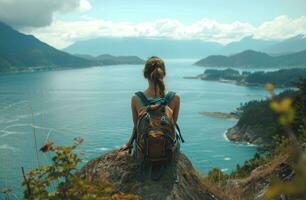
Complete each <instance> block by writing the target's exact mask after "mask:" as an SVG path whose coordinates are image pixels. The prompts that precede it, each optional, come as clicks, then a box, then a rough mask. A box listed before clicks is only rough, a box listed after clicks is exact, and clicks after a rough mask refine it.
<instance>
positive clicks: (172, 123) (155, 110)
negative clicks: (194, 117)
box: [121, 56, 183, 166]
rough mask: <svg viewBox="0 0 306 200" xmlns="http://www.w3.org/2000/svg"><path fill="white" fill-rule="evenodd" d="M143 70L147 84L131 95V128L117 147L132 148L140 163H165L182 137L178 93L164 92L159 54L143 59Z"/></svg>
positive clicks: (164, 73)
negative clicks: (131, 130)
mask: <svg viewBox="0 0 306 200" xmlns="http://www.w3.org/2000/svg"><path fill="white" fill-rule="evenodd" d="M143 74H144V77H145V78H146V79H147V80H148V87H147V89H146V90H145V91H143V92H136V93H135V95H134V96H132V100H131V108H132V114H133V122H134V128H133V133H132V136H131V137H130V139H129V141H128V143H127V144H126V145H124V146H123V147H122V148H121V151H124V150H128V149H129V150H130V149H133V155H134V156H135V157H136V158H137V159H139V160H141V161H143V162H142V163H149V164H151V165H155V166H156V165H165V164H166V163H169V162H170V161H172V160H173V159H175V157H176V154H177V152H178V149H179V146H180V141H183V139H182V137H181V135H180V131H179V128H178V126H177V124H176V122H177V119H178V115H179V109H180V97H179V96H178V95H176V94H175V93H174V92H171V91H170V92H167V93H166V92H165V84H164V78H165V76H166V69H165V63H164V61H163V60H162V59H160V58H159V57H156V56H152V57H150V58H149V59H148V60H147V61H146V63H145V67H144V70H143ZM176 130H178V131H176Z"/></svg>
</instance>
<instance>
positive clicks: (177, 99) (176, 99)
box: [170, 95, 180, 123]
mask: <svg viewBox="0 0 306 200" xmlns="http://www.w3.org/2000/svg"><path fill="white" fill-rule="evenodd" d="M170 107H171V108H172V110H173V120H174V122H175V123H176V122H177V120H178V116H179V112H180V96H178V95H175V96H174V98H173V100H172V102H171V104H170Z"/></svg>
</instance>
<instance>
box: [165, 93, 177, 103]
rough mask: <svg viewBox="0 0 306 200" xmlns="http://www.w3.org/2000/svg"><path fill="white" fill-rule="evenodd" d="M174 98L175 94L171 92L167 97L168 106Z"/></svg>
mask: <svg viewBox="0 0 306 200" xmlns="http://www.w3.org/2000/svg"><path fill="white" fill-rule="evenodd" d="M174 97H175V92H172V91H169V92H168V93H167V95H166V96H165V100H166V104H167V105H169V104H170V102H171V101H172V99H173V98H174Z"/></svg>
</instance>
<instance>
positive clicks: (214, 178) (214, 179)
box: [207, 168, 227, 183]
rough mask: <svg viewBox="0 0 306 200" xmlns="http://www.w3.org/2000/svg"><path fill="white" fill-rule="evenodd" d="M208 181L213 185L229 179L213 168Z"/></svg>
mask: <svg viewBox="0 0 306 200" xmlns="http://www.w3.org/2000/svg"><path fill="white" fill-rule="evenodd" d="M207 178H208V180H209V181H210V182H211V183H219V182H222V181H224V180H226V179H227V176H226V175H225V174H223V172H222V171H221V170H220V169H219V168H213V169H212V170H210V171H209V172H208V176H207Z"/></svg>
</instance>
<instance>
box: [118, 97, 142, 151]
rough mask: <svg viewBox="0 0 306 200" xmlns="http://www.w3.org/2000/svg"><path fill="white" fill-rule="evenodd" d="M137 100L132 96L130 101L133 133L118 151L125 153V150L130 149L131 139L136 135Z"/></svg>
mask: <svg viewBox="0 0 306 200" xmlns="http://www.w3.org/2000/svg"><path fill="white" fill-rule="evenodd" d="M137 109H138V108H137V99H136V97H135V96H132V99H131V110H132V118H133V131H132V135H131V137H130V139H129V141H128V143H127V144H125V145H124V146H123V147H121V148H120V151H125V150H127V149H130V148H131V147H132V144H133V139H134V137H135V134H136V125H137V121H138V112H137Z"/></svg>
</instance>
